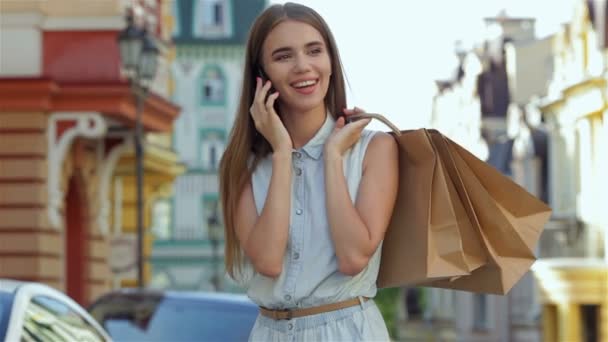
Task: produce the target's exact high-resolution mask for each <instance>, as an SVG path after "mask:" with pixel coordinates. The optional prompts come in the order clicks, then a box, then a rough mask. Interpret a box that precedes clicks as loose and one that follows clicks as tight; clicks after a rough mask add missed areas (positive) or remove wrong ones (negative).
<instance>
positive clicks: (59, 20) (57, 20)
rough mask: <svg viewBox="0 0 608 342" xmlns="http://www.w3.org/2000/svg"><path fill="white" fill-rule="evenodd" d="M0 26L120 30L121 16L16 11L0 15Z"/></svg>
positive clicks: (123, 22)
mask: <svg viewBox="0 0 608 342" xmlns="http://www.w3.org/2000/svg"><path fill="white" fill-rule="evenodd" d="M0 26H1V27H4V28H6V27H13V28H14V27H37V28H40V29H43V30H49V31H52V30H122V29H123V28H124V27H125V20H124V18H123V17H121V16H104V17H54V16H51V17H47V16H45V15H44V14H42V13H40V12H16V13H6V14H2V15H0Z"/></svg>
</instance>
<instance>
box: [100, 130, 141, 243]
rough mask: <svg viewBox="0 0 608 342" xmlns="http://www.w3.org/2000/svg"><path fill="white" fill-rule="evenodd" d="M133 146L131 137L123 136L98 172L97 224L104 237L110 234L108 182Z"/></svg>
mask: <svg viewBox="0 0 608 342" xmlns="http://www.w3.org/2000/svg"><path fill="white" fill-rule="evenodd" d="M131 146H133V135H127V136H124V140H123V142H122V143H120V144H119V145H117V146H114V148H113V149H112V151H110V153H109V154H108V155H107V157H106V158H105V159H104V160H103V162H102V164H101V167H100V172H99V204H100V208H99V212H98V215H97V224H98V226H99V230H100V231H101V233H102V234H104V235H106V234H108V233H109V232H110V220H109V218H110V205H111V202H110V193H109V192H110V185H111V184H110V181H111V180H112V175H113V174H114V169H115V168H116V164H117V163H118V160H120V157H121V156H122V154H123V153H125V151H126V150H128V149H129V148H131Z"/></svg>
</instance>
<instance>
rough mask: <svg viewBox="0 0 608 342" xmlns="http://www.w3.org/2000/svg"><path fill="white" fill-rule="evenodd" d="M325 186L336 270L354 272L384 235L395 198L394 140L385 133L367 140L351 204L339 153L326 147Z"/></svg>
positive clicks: (395, 150) (395, 149)
mask: <svg viewBox="0 0 608 342" xmlns="http://www.w3.org/2000/svg"><path fill="white" fill-rule="evenodd" d="M324 158H325V187H326V201H327V214H328V218H329V226H330V229H331V234H332V238H333V242H334V247H335V250H336V256H337V258H338V267H339V269H340V272H342V273H344V274H347V275H356V274H358V273H359V272H361V271H362V270H363V269H364V268H365V267H366V266H367V263H368V261H369V259H370V257H371V256H372V255H373V253H374V252H375V251H376V249H377V247H378V245H379V244H380V242H381V241H382V239H383V238H384V233H385V232H386V229H387V227H388V224H389V220H390V217H391V214H392V211H393V207H394V205H395V200H396V198H397V188H398V181H399V180H398V178H399V174H398V167H399V160H398V158H399V155H398V150H397V143H396V142H395V140H394V138H393V137H391V136H390V135H388V134H386V133H379V134H376V136H375V137H374V138H373V139H372V141H371V142H370V144H369V146H368V148H367V151H366V153H365V158H364V161H363V175H362V178H361V183H360V185H359V190H358V194H357V200H356V203H355V205H353V203H352V200H351V198H350V196H349V193H348V188H347V184H346V179H345V177H344V171H343V166H342V158H343V157H342V154H341V153H339V152H338V151H337V150H329V151H326V154H325V155H324Z"/></svg>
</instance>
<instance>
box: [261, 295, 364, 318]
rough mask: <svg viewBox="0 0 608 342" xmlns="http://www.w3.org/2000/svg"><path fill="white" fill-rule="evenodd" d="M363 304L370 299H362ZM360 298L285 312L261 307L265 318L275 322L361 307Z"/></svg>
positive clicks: (286, 310) (284, 310)
mask: <svg viewBox="0 0 608 342" xmlns="http://www.w3.org/2000/svg"><path fill="white" fill-rule="evenodd" d="M361 299H362V300H363V302H366V301H367V300H368V299H369V298H367V297H361ZM359 304H360V303H359V298H353V299H349V300H345V301H342V302H337V303H330V304H324V305H319V306H314V307H312V308H303V309H283V310H272V309H267V308H265V307H262V306H260V314H262V315H263V316H266V317H269V318H272V319H274V320H282V319H292V318H298V317H304V316H310V315H316V314H320V313H324V312H329V311H336V310H340V309H344V308H349V307H351V306H355V305H359Z"/></svg>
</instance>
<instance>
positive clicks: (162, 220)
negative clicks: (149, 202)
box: [152, 199, 171, 240]
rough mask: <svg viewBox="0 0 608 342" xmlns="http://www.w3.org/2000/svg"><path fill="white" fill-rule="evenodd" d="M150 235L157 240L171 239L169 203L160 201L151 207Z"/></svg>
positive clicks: (165, 200)
mask: <svg viewBox="0 0 608 342" xmlns="http://www.w3.org/2000/svg"><path fill="white" fill-rule="evenodd" d="M152 233H153V234H154V236H155V237H156V238H157V239H163V240H166V239H170V238H171V201H170V200H168V199H161V200H157V201H156V202H154V205H153V207H152Z"/></svg>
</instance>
